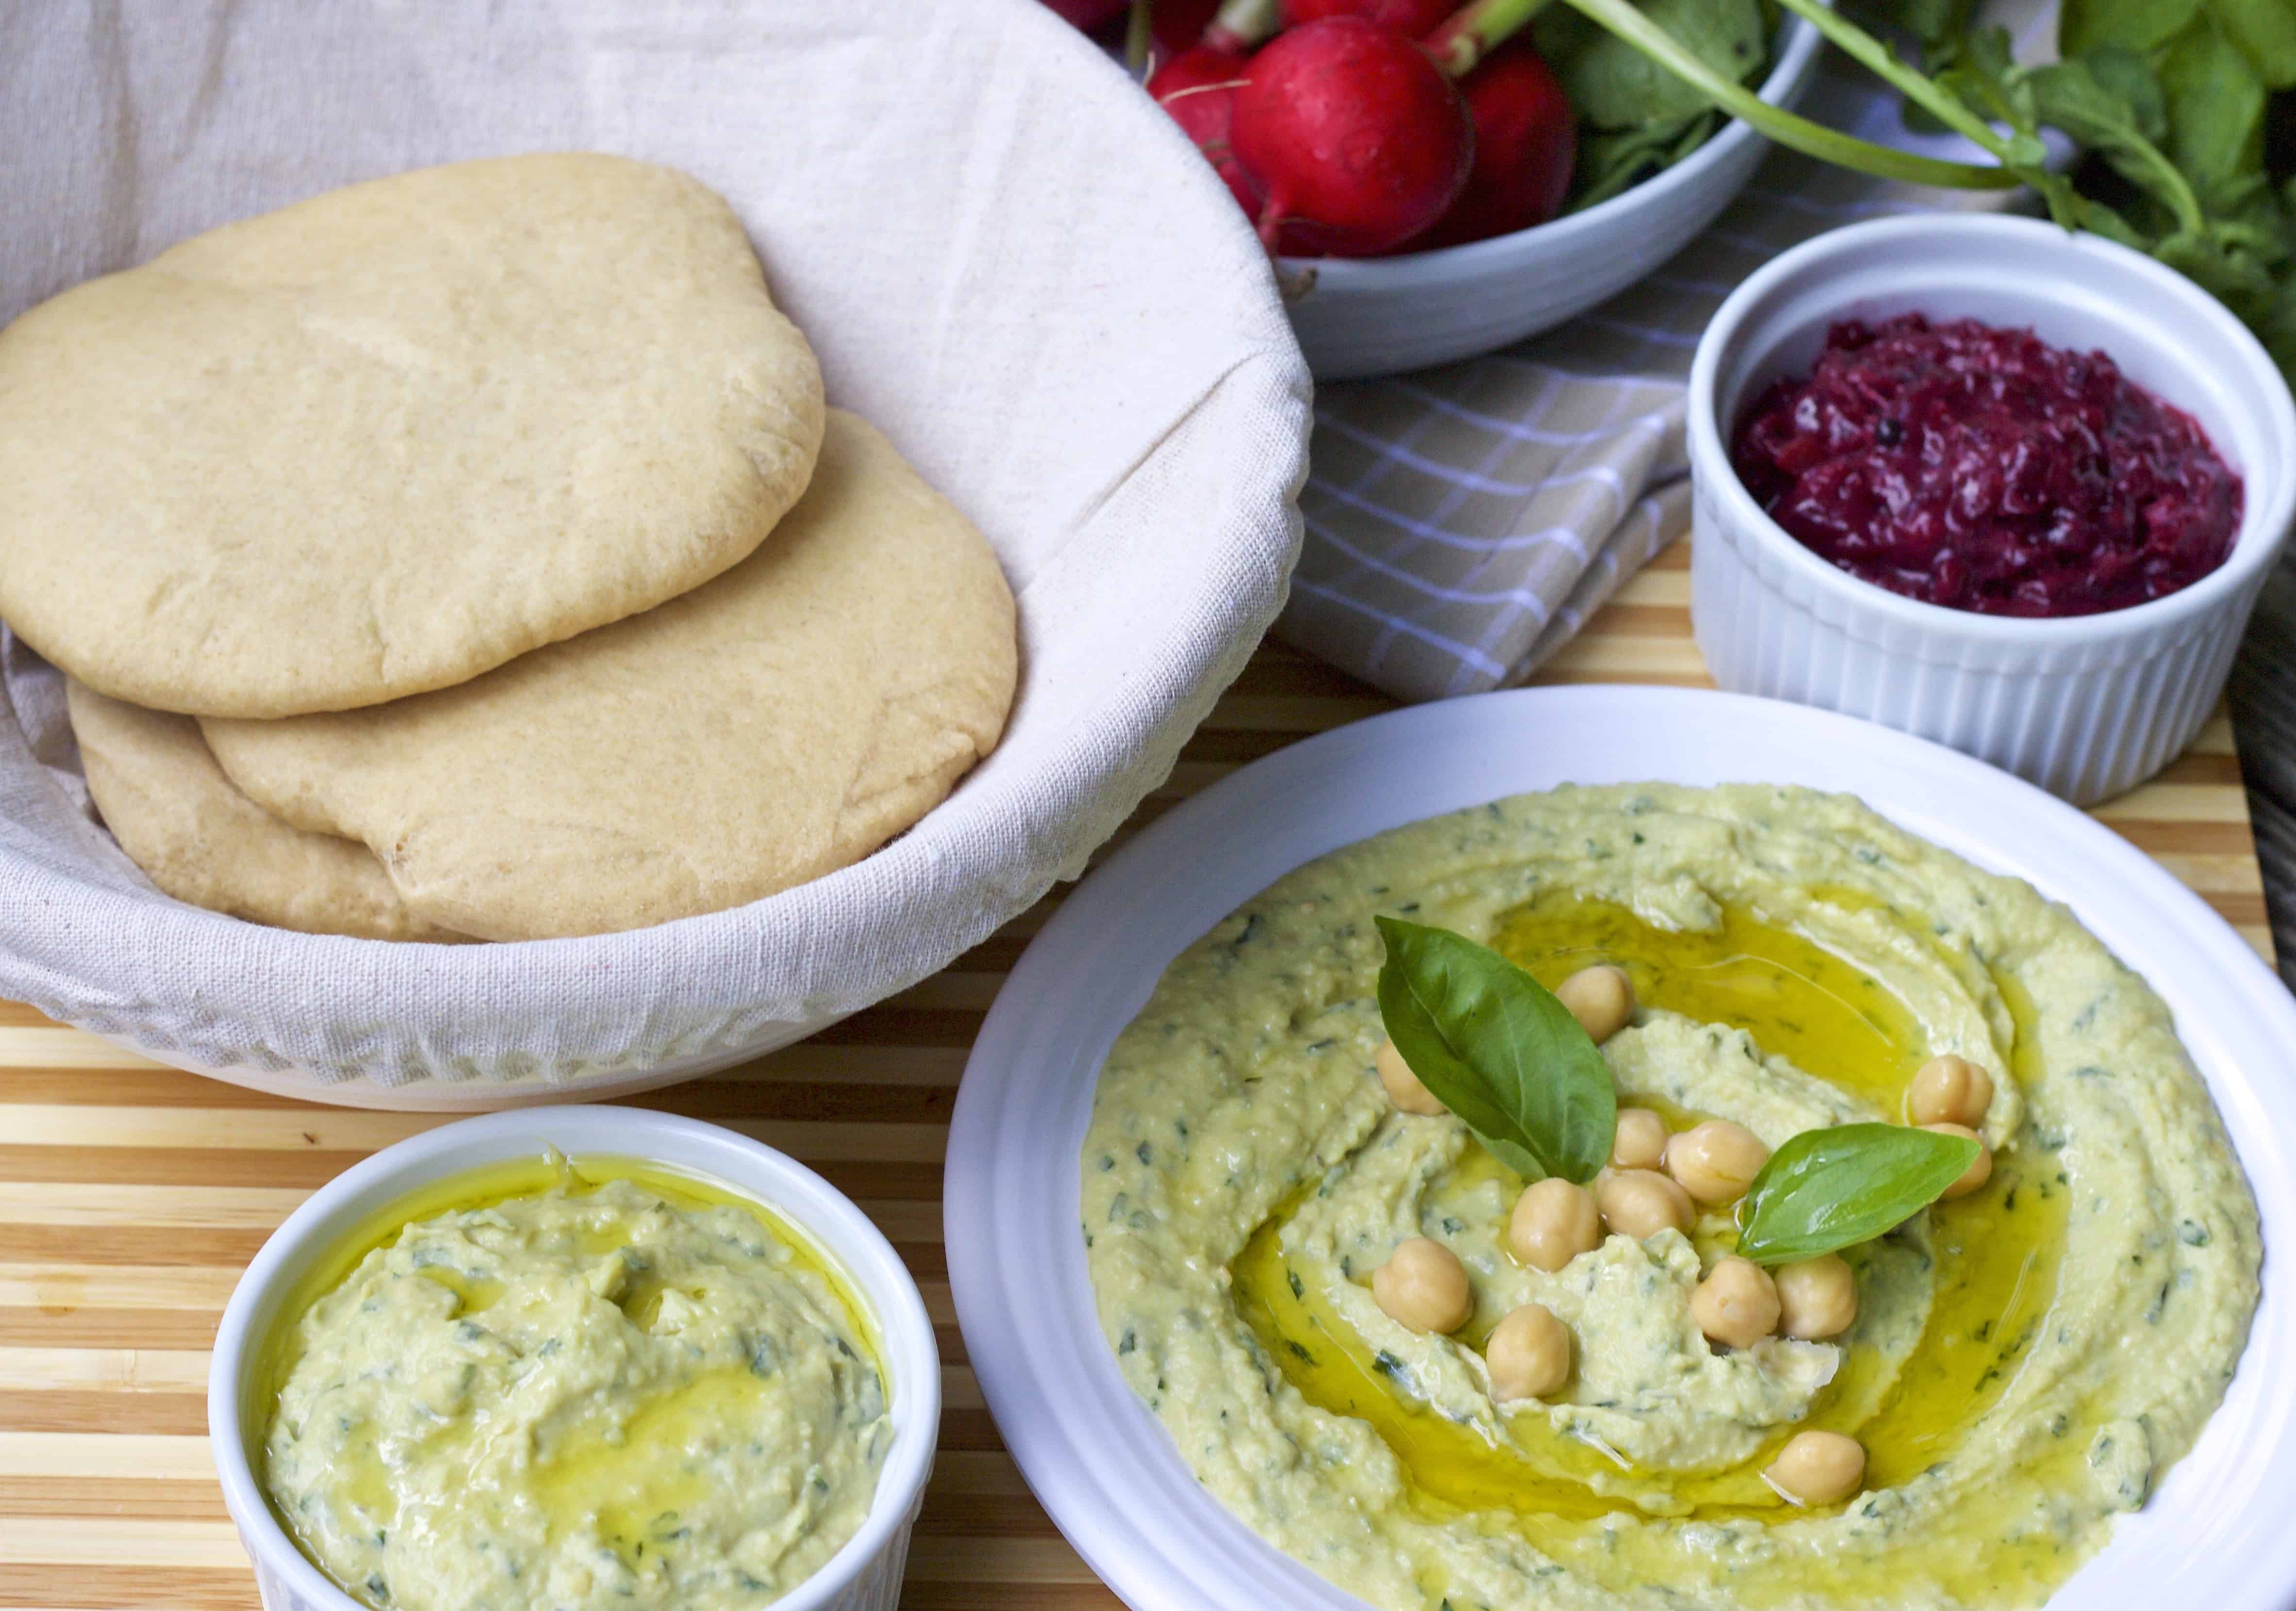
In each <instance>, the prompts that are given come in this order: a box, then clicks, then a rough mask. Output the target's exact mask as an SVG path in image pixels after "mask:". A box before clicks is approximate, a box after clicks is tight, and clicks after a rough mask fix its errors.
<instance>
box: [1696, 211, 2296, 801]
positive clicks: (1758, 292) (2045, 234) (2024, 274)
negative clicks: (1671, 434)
mask: <svg viewBox="0 0 2296 1611" xmlns="http://www.w3.org/2000/svg"><path fill="white" fill-rule="evenodd" d="M1912 311H1918V312H1921V313H1925V314H1928V315H1931V316H1932V317H1933V318H1940V319H1950V318H1960V317H1972V318H1976V319H1980V320H1983V321H1984V322H1986V323H1989V324H1996V325H2006V326H2012V327H2030V328H2031V329H2032V330H2033V331H2035V332H2036V333H2038V335H2039V336H2040V337H2041V339H2044V340H2046V341H2049V342H2052V343H2054V344H2055V345H2057V346H2060V347H2068V348H2077V349H2079V350H2082V351H2087V350H2089V349H2092V348H2101V349H2103V351H2104V352H2105V353H2106V354H2108V355H2109V356H2111V357H2112V360H2113V361H2114V362H2115V363H2116V364H2119V365H2120V368H2121V370H2122V372H2124V373H2126V374H2127V375H2128V378H2129V379H2130V380H2134V381H2136V383H2137V384H2138V385H2140V386H2143V387H2144V388H2147V389H2149V390H2151V391H2153V393H2155V394H2156V395H2158V396H2160V397H2162V398H2165V399H2166V400H2167V401H2169V403H2172V404H2174V405H2176V406H2177V407H2178V408H2181V409H2183V410H2184V411H2185V413H2189V414H2191V415H2192V416H2193V417H2194V419H2195V420H2197V421H2200V423H2201V426H2202V429H2205V430H2206V431H2207V432H2208V435H2209V439H2210V441H2211V442H2212V443H2214V444H2215V446H2216V449H2217V451H2218V453H2219V454H2223V455H2224V457H2225V459H2226V462H2228V463H2230V464H2231V466H2232V467H2233V468H2234V469H2235V470H2237V471H2238V472H2239V473H2240V476H2241V478H2242V479H2243V483H2244V488H2243V490H2244V509H2243V519H2242V521H2241V527H2240V532H2239V536H2238V537H2237V539H2236V541H2235V545H2234V548H2233V552H2232V554H2231V556H2230V557H2229V558H2228V559H2226V561H2225V563H2224V564H2223V565H2222V566H2220V567H2219V568H2217V569H2216V570H2214V571H2212V572H2210V574H2209V575H2208V576H2206V577H2202V579H2201V580H2200V581H2198V582H2196V583H2194V585H2192V586H2190V587H2187V588H2185V589H2183V590H2182V591H2180V592H2177V593H2171V594H2169V596H2167V597H2165V598H2161V599H2156V600H2153V601H2151V602H2149V603H2145V604H2140V605H2137V606H2136V607H2135V608H2133V609H2120V610H2112V611H2108V612H2106V613H2104V614H2102V615H2092V616H2072V617H2057V618H2052V619H2039V620H2028V619H2021V618H2015V617H2002V616H1982V615H1976V614H1972V613H1971V612H1968V611H1965V610H1958V609H1945V608H1943V607H1941V606H1939V605H1935V604H1926V603H1923V602H1921V601H1918V600H1915V599H1908V598H1905V597H1902V596H1900V595H1898V594H1897V593H1890V592H1889V591H1888V590H1887V589H1885V588H1882V587H1877V586H1875V585H1873V584H1871V583H1868V582H1864V581H1860V580H1859V579H1857V577H1853V576H1850V575H1849V573H1848V572H1846V571H1842V570H1839V569H1837V568H1834V567H1833V566H1832V565H1830V564H1828V563H1826V561H1825V560H1821V559H1819V558H1818V557H1817V556H1816V554H1814V553H1812V552H1810V551H1809V550H1808V549H1807V548H1804V547H1803V546H1802V545H1801V544H1799V543H1797V542H1795V541H1794V539H1793V538H1792V537H1791V536H1787V535H1786V533H1785V532H1784V530H1783V529H1782V528H1781V527H1779V526H1778V525H1777V523H1776V522H1775V521H1774V520H1772V519H1770V518H1769V517H1768V516H1767V514H1765V513H1764V512H1763V511H1762V510H1761V508H1760V507H1759V505H1758V504H1757V503H1755V502H1754V499H1753V497H1752V495H1751V494H1749V493H1748V492H1747V490H1746V489H1745V487H1743V485H1742V484H1741V483H1740V482H1739V479H1738V478H1737V475H1736V473H1735V472H1734V470H1732V468H1731V465H1730V454H1729V438H1730V435H1731V432H1732V431H1733V429H1734V428H1735V426H1736V423H1737V421H1738V418H1739V414H1740V413H1741V411H1742V410H1743V409H1744V408H1745V407H1746V406H1747V405H1749V404H1750V403H1751V401H1752V400H1753V399H1754V397H1757V396H1759V393H1760V391H1761V389H1762V388H1764V387H1765V386H1767V385H1768V384H1769V382H1770V381H1772V380H1775V379H1776V378H1778V377H1779V376H1781V375H1785V374H1804V373H1807V372H1808V370H1809V367H1810V365H1811V364H1812V363H1813V362H1814V361H1815V359H1816V356H1817V354H1818V351H1819V348H1820V347H1821V345H1822V344H1823V342H1824V340H1825V331H1826V327H1827V326H1828V325H1830V324H1832V323H1833V322H1835V321H1836V320H1840V319H1849V318H1858V319H1866V320H1873V319H1877V318H1884V317H1887V316H1889V315H1892V314H1898V313H1905V312H1912ZM1689 402H1690V411H1689V412H1690V462H1691V476H1692V480H1693V517H1692V519H1693V547H1692V551H1691V622H1692V626H1693V630H1694V632H1695V633H1696V634H1697V639H1698V647H1699V649H1700V650H1701V651H1702V653H1703V654H1704V655H1705V657H1706V665H1707V668H1708V670H1709V671H1710V673H1711V674H1712V675H1713V677H1714V680H1715V681H1716V682H1717V683H1720V684H1721V685H1722V686H1723V687H1724V688H1726V689H1729V690H1731V691H1734V692H1739V693H1753V694H1763V695H1767V696H1769V697H1771V698H1775V699H1792V700H1794V701H1796V702H1798V703H1800V704H1805V705H1817V706H1823V707H1826V708H1829V709H1833V710H1840V711H1845V712H1847V713H1849V714H1850V715H1852V716H1865V717H1868V718H1870V719H1872V720H1874V721H1877V722H1882V723H1885V724H1888V725H1890V726H1892V727H1896V728H1899V729H1902V730H1903V731H1905V732H1913V733H1918V734H1920V735H1921V736H1922V737H1923V738H1928V739H1935V740H1939V742H1942V743H1946V744H1949V745H1951V746H1953V747H1954V748H1956V749H1960V750H1964V751H1965V752H1967V753H1968V754H1971V755H1973V756H1979V757H1980V758H1981V759H1984V760H1987V761H1990V762H1992V763H1993V764H1994V765H1997V766H2001V767H2003V768H2005V769H2006V770H2008V771H2010V772H2013V773H2016V774H2017V775H2018V776H2020V777H2022V778H2025V779H2028V780H2029V781H2032V782H2035V783H2038V784H2039V785H2040V786H2041V787H2042V788H2044V789H2048V790H2049V791H2050V792H2051V793H2053V794H2056V795H2060V796H2062V797H2064V798H2066V799H2069V800H2071V801H2073V802H2074V803H2075V804H2077V805H2087V804H2089V803H2090V802H2093V801H2095V800H2101V799H2104V798H2106V797H2110V796H2112V795H2116V794H2119V793H2120V792H2121V791H2122V790H2123V789H2128V788H2130V787H2132V786H2134V785H2135V784H2136V783H2139V782H2142V781H2144V779H2146V778H2148V777H2150V776H2151V775H2152V774H2153V773H2156V772H2158V771H2160V770H2161V767H2163V766H2164V765H2167V764H2168V763H2169V761H2170V760H2171V759H2172V758H2174V757H2175V756H2176V755H2177V753H2178V752H2179V751H2180V750H2182V749H2183V748H2184V747H2185V745H2186V744H2188V743H2190V742H2191V741H2192V740H2193V736H2194V734H2195V733H2196V732H2199V731H2200V728H2201V724H2202V723H2203V722H2205V721H2207V719H2208V717H2209V714H2210V711H2211V710H2213V709H2214V708H2215V707H2216V703H2217V700H2218V697H2219V696H2220V695H2221V694H2222V692H2223V691H2224V683H2225V677H2226V673H2227V672H2228V671H2229V670H2230V669H2231V666H2232V658H2233V653H2234V650H2235V649H2236V648H2237V647H2238V645H2239V642H2240V635H2241V632H2242V629H2243V627H2244V626H2246V625H2247V622H2248V617H2249V612H2250V610H2251V609H2252V608H2253V607H2254V605H2255V603H2256V598H2257V594H2258V593H2259V591H2260V590H2261V589H2262V587H2263V585H2264V582H2265V578H2266V576H2267V574H2268V572H2269V571H2270V569H2271V566H2272V562H2273V560H2274V559H2275V558H2276V556H2277V555H2278V553H2279V552H2280V550H2281V547H2282V545H2283V544H2284V543H2285V541H2286V540H2287V537H2288V532H2289V526H2290V522H2291V519H2292V516H2296V403H2292V401H2291V398H2290V397H2289V391H2288V387H2287V383H2286V382H2285V381H2284V380H2282V378H2281V375H2280V372H2279V371H2278V370H2277V369H2276V367H2275V366H2274V364H2273V363H2272V360H2271V358H2270V357H2269V356H2267V354H2266V352H2265V350H2264V348H2263V347H2262V346H2261V345H2260V344H2259V342H2258V341H2257V339H2256V338H2255V337H2254V336H2253V335H2251V334H2250V333H2249V331H2248V330H2247V329H2246V327H2244V326H2243V325H2242V324H2241V323H2240V322H2239V321H2238V320H2237V319H2235V318H2234V317H2233V315H2231V314H2230V313H2229V312H2228V311H2226V308H2225V307H2224V306H2223V305H2222V304H2221V303H2219V302H2218V301H2217V300H2216V298H2213V297H2211V296H2210V295H2209V294H2208V293H2207V292H2206V291H2204V290H2201V289H2200V287H2199V286H2197V285H2195V284H2194V283H2193V282H2191V281H2189V280H2187V279H2185V277H2184V276H2183V275H2182V274H2177V273H2176V272H2175V271H2174V270H2172V269H2169V268H2168V267H2165V266H2162V265H2161V264H2159V263H2156V262H2154V261H2153V259H2152V258H2147V257H2145V256H2144V255H2143V254H2141V253H2138V252H2135V251H2131V250H2129V249H2127V248H2126V247H2121V246H2117V245H2114V244H2113V243H2112V242H2111V241H2104V240H2101V239H2099V238H2097V237H2095V236H2094V235H2085V234H2070V233H2066V232H2065V231H2064V230H2062V229H2060V228H2058V227H2056V226H2055V225H2051V224H2046V223H2042V222H2039V221H2038V220H2034V219H2030V218H2010V217H1994V216H1989V215H1975V216H1972V215H1967V214H1958V213H1948V214H1923V215H1915V216H1910V217H1891V218H1884V219H1877V220H1874V221H1873V222H1870V223H1865V224H1857V225H1850V226H1849V227H1848V228H1845V229H1839V230H1834V231H1833V232H1831V233H1827V234H1824V235H1821V236H1819V237H1817V238H1816V240H1814V241H1808V242H1806V243H1804V244H1803V245H1801V246H1799V247H1796V248H1795V249H1793V250H1792V251H1789V252H1786V253H1784V255H1782V256H1781V257H1779V258H1777V259H1776V260H1775V262H1773V263H1771V264H1769V265H1768V266H1767V267H1765V268H1763V269H1762V270H1761V271H1760V272H1759V273H1758V274H1755V275H1753V276H1752V277H1751V279H1749V280H1747V281H1746V282H1745V283H1744V284H1743V285H1741V286H1740V287H1739V288H1738V289H1737V290H1735V291H1734V292H1733V293H1732V294H1731V296H1730V297H1729V298H1728V299H1727V300H1726V301H1725V302H1724V303H1723V304H1722V306H1721V307H1720V308H1719V309H1718V311H1717V312H1716V314H1715V315H1714V318H1713V321H1712V322H1711V323H1710V324H1709V325H1708V326H1707V328H1706V332H1705V334H1704V335H1703V336H1702V338H1701V339H1700V341H1699V344H1698V351H1697V355H1696V356H1695V358H1694V359H1693V363H1692V365H1691V373H1690V400H1689Z"/></svg>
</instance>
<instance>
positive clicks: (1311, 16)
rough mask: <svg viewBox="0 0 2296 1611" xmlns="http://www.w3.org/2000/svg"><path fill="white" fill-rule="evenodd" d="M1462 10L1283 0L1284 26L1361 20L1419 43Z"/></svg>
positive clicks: (1446, 0) (1433, 4)
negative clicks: (1432, 30) (1454, 13)
mask: <svg viewBox="0 0 2296 1611" xmlns="http://www.w3.org/2000/svg"><path fill="white" fill-rule="evenodd" d="M1458 9H1459V8H1458V6H1457V5H1456V4H1454V0H1283V25H1284V26H1285V27H1286V28H1297V27H1299V26H1300V24H1301V23H1302V22H1320V21H1321V20H1324V18H1325V17H1361V18H1363V19H1364V20H1366V21H1370V22H1376V23H1378V24H1379V25H1380V26H1381V27H1382V28H1383V29H1387V30H1388V31H1390V33H1398V34H1402V35H1405V36H1406V37H1410V38H1413V39H1416V38H1418V37H1420V36H1421V35H1423V34H1425V33H1427V32H1428V31H1430V30H1431V29H1433V28H1434V26H1435V25H1436V24H1437V23H1439V22H1440V21H1442V20H1443V19H1444V18H1446V17H1447V16H1449V15H1450V14H1451V13H1452V12H1455V11H1456V10H1458Z"/></svg>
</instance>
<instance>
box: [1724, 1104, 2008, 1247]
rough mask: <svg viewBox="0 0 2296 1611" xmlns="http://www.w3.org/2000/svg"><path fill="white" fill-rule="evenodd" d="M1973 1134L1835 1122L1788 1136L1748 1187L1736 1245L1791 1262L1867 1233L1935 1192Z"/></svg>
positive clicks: (1891, 1223) (1955, 1172)
mask: <svg viewBox="0 0 2296 1611" xmlns="http://www.w3.org/2000/svg"><path fill="white" fill-rule="evenodd" d="M1977 1152H1978V1143H1977V1142H1975V1141H1971V1140H1970V1139H1969V1138H1968V1137H1967V1136H1960V1135H1944V1134H1940V1133H1938V1132H1936V1131H1932V1130H1920V1129H1915V1128H1913V1127H1912V1126H1909V1125H1905V1124H1833V1125H1829V1126H1828V1127H1826V1128H1825V1129H1822V1130H1805V1131H1803V1132H1802V1133H1800V1135H1797V1136H1792V1137H1790V1138H1789V1139H1788V1140H1787V1141H1786V1142H1785V1144H1784V1146H1782V1147H1780V1148H1779V1149H1777V1150H1776V1151H1775V1152H1774V1153H1772V1154H1771V1155H1770V1161H1769V1162H1768V1163H1767V1164H1765V1165H1762V1168H1761V1172H1760V1173H1758V1174H1757V1175H1755V1176H1754V1181H1753V1184H1752V1185H1751V1186H1749V1187H1748V1188H1747V1189H1746V1197H1745V1201H1744V1203H1743V1206H1742V1208H1741V1214H1742V1216H1743V1223H1742V1228H1741V1230H1740V1231H1739V1232H1738V1253H1739V1256H1741V1257H1742V1258H1748V1259H1751V1260H1752V1261H1753V1262H1754V1263H1757V1264H1791V1263H1797V1262H1799V1261H1800V1260H1802V1259H1812V1258H1816V1257H1817V1256H1818V1255H1820V1254H1822V1253H1837V1252H1839V1251H1841V1249H1842V1248H1844V1247H1854V1246H1855V1245H1856V1244H1857V1243H1859V1242H1866V1241H1871V1240H1873V1239H1874V1238H1875V1237H1877V1236H1880V1235H1881V1234H1882V1232H1883V1231H1890V1230H1892V1229H1894V1228H1895V1227H1897V1226H1898V1225H1899V1224H1902V1223H1904V1222H1905V1221H1907V1220H1908V1219H1910V1218H1912V1217H1913V1216H1914V1215H1915V1214H1918V1213H1920V1212H1921V1211H1922V1210H1923V1208H1926V1207H1928V1206H1930V1205H1931V1203H1933V1202H1935V1201H1937V1199H1938V1198H1939V1196H1940V1195H1941V1194H1942V1193H1943V1192H1944V1190H1945V1189H1946V1188H1947V1187H1948V1186H1950V1185H1952V1184H1953V1183H1954V1182H1956V1180H1959V1179H1960V1178H1961V1174H1962V1172H1963V1171H1964V1170H1965V1169H1967V1168H1968V1167H1969V1166H1970V1165H1971V1164H1972V1163H1973V1162H1975V1161H1976V1158H1977Z"/></svg>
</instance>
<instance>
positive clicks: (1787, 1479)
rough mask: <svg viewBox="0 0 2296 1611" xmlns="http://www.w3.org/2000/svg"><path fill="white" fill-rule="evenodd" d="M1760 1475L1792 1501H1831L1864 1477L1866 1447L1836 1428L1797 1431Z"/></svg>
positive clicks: (1847, 1492) (1852, 1490) (1843, 1495)
mask: <svg viewBox="0 0 2296 1611" xmlns="http://www.w3.org/2000/svg"><path fill="white" fill-rule="evenodd" d="M1762 1475H1763V1476H1765V1477H1767V1479H1768V1480H1769V1484H1770V1486H1771V1487H1773V1488H1775V1489H1776V1490H1777V1491H1778V1492H1780V1493H1783V1494H1784V1495H1785V1496H1786V1498H1787V1499H1788V1500H1789V1501H1792V1503H1794V1504H1797V1505H1831V1504H1834V1503H1836V1502H1838V1501H1841V1500H1845V1499H1848V1498H1849V1496H1850V1495H1851V1494H1853V1493H1855V1492H1857V1484H1860V1483H1862V1482H1864V1481H1865V1480H1866V1450H1865V1448H1864V1446H1863V1445H1862V1444H1860V1443H1858V1441H1857V1439H1856V1438H1854V1437H1845V1436H1843V1435H1841V1433H1839V1432H1797V1433H1795V1434H1794V1435H1792V1437H1790V1438H1788V1439H1787V1440H1786V1446H1785V1447H1784V1448H1783V1449H1781V1450H1779V1451H1778V1458H1777V1459H1775V1460H1772V1461H1771V1462H1770V1468H1769V1469H1768V1470H1767V1471H1765V1472H1763V1473H1762Z"/></svg>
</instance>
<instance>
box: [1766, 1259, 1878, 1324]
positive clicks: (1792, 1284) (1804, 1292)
mask: <svg viewBox="0 0 2296 1611" xmlns="http://www.w3.org/2000/svg"><path fill="white" fill-rule="evenodd" d="M1770 1280H1772V1281H1773V1282H1774V1283H1775V1285H1776V1287H1777V1289H1778V1330H1779V1331H1780V1332H1781V1333H1783V1334H1784V1336H1787V1337H1800V1338H1801V1339H1802V1340H1803V1341H1804V1342H1816V1340H1818V1339H1819V1338H1821V1337H1840V1336H1841V1334H1842V1333H1843V1332H1845V1331H1847V1330H1849V1328H1850V1325H1851V1323H1852V1322H1853V1321H1856V1320H1857V1275H1856V1274H1855V1273H1854V1272H1851V1270H1850V1268H1849V1264H1848V1263H1845V1262H1844V1261H1843V1259H1842V1257H1841V1255H1840V1254H1838V1253H1821V1254H1819V1255H1817V1256H1816V1258H1814V1259H1804V1260H1802V1261H1801V1262H1800V1263H1796V1264H1781V1265H1779V1266H1778V1267H1777V1268H1776V1269H1775V1270H1773V1271H1771V1272H1770Z"/></svg>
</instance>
